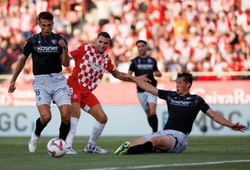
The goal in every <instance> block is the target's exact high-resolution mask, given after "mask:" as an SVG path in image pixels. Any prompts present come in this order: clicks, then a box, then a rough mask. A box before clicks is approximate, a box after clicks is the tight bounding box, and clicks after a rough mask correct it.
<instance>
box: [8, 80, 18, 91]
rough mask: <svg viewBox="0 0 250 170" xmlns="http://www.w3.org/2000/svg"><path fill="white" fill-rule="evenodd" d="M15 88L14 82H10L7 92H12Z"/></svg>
mask: <svg viewBox="0 0 250 170" xmlns="http://www.w3.org/2000/svg"><path fill="white" fill-rule="evenodd" d="M15 90H16V86H15V82H10V86H9V89H8V92H9V93H13V92H14V91H15Z"/></svg>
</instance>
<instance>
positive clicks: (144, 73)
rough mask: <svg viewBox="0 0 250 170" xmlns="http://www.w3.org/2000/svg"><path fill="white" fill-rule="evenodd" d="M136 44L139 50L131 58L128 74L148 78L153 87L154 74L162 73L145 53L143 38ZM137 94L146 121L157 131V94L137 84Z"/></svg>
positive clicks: (157, 75)
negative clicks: (136, 54) (135, 55)
mask: <svg viewBox="0 0 250 170" xmlns="http://www.w3.org/2000/svg"><path fill="white" fill-rule="evenodd" d="M136 46H137V49H138V52H139V56H138V57H136V58H134V59H133V60H131V62H130V67H129V71H128V74H130V75H132V74H133V73H134V74H135V76H136V77H141V78H142V77H144V78H148V79H149V80H150V82H149V83H151V84H152V85H153V86H154V87H156V85H157V81H156V80H155V78H154V76H156V77H161V76H162V74H161V72H160V71H159V69H158V67H157V61H156V60H155V59H154V58H152V57H150V56H148V55H147V49H148V47H147V42H146V41H144V40H138V41H137V42H136ZM137 96H138V99H139V101H140V103H141V106H142V108H143V109H144V110H145V112H146V114H147V119H148V123H149V125H150V126H151V128H152V130H153V132H157V129H158V119H157V116H156V105H157V96H156V95H153V94H151V93H149V92H147V91H145V90H143V89H142V88H140V87H139V86H137Z"/></svg>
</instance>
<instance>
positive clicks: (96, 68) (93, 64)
mask: <svg viewBox="0 0 250 170" xmlns="http://www.w3.org/2000/svg"><path fill="white" fill-rule="evenodd" d="M70 57H71V58H73V59H74V60H75V67H74V70H73V73H72V75H71V76H70V77H69V78H74V79H77V81H78V83H79V84H80V85H81V86H83V87H85V88H87V89H89V90H91V91H93V90H94V89H95V88H96V87H97V86H98V84H99V83H100V81H101V80H102V77H103V74H104V71H105V69H107V70H112V71H113V70H115V66H114V65H113V64H112V61H111V58H110V57H109V55H108V54H107V53H102V54H101V53H99V52H98V51H97V50H96V48H95V47H94V46H92V45H89V44H83V45H81V46H80V47H78V48H77V49H76V50H74V51H71V52H70Z"/></svg>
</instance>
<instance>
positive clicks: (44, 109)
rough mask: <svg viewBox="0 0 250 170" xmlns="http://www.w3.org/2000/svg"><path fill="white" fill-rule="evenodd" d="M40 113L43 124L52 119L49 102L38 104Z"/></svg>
mask: <svg viewBox="0 0 250 170" xmlns="http://www.w3.org/2000/svg"><path fill="white" fill-rule="evenodd" d="M37 108H38V111H39V114H40V121H41V123H42V124H43V125H46V124H47V123H48V122H49V121H50V120H51V111H50V106H49V105H47V104H41V105H39V106H37Z"/></svg>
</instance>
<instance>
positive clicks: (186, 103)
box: [158, 90, 210, 134]
mask: <svg viewBox="0 0 250 170" xmlns="http://www.w3.org/2000/svg"><path fill="white" fill-rule="evenodd" d="M158 96H159V98H161V99H164V100H166V102H167V106H168V114H169V117H168V121H167V123H166V125H165V127H164V130H166V129H172V130H178V131H181V132H183V133H184V134H187V133H188V134H189V133H190V132H191V130H192V125H193V123H194V120H195V118H196V116H197V114H198V113H199V111H200V110H201V111H202V112H203V113H206V112H207V110H208V109H209V108H210V107H209V105H208V104H207V103H206V102H205V101H204V99H203V98H202V97H200V96H198V95H191V94H187V95H185V96H179V95H178V94H177V92H176V91H166V90H159V91H158Z"/></svg>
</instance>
